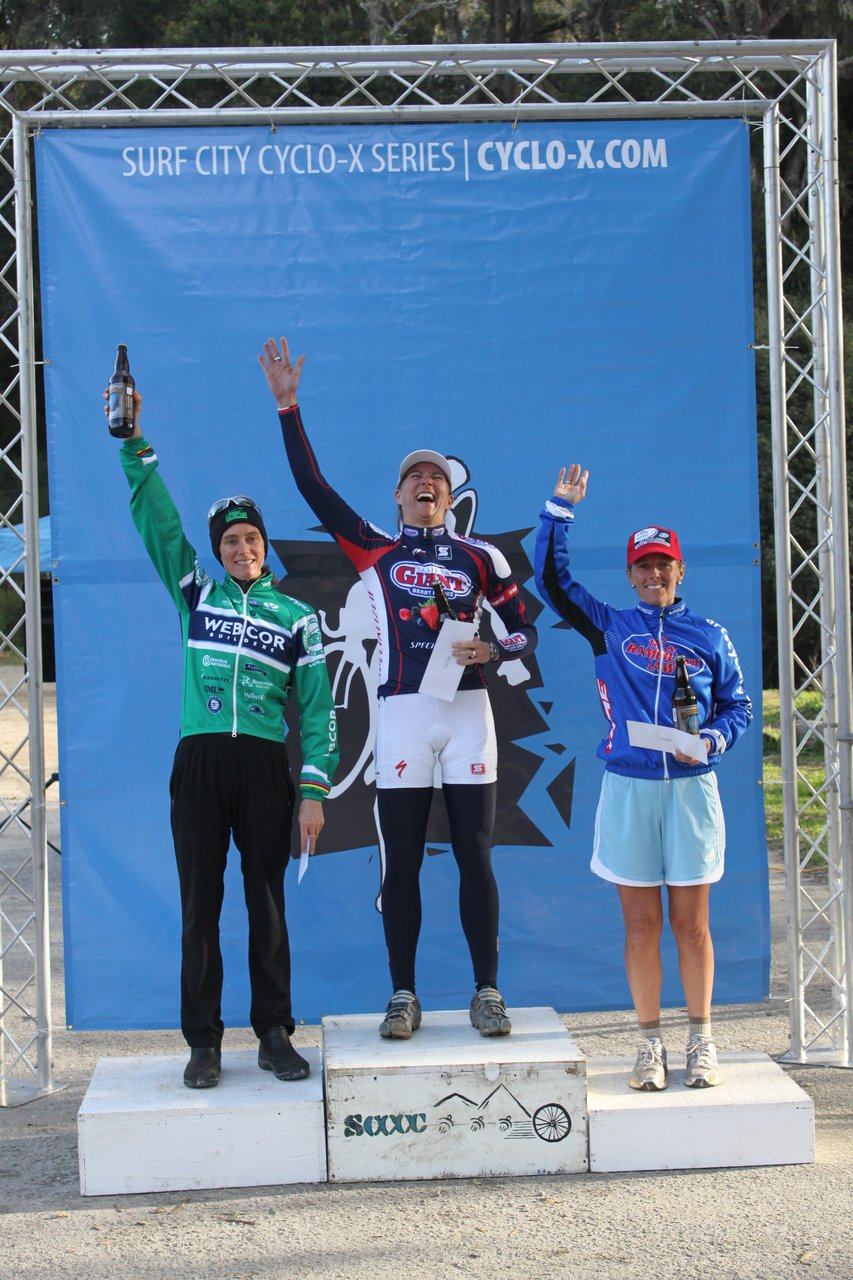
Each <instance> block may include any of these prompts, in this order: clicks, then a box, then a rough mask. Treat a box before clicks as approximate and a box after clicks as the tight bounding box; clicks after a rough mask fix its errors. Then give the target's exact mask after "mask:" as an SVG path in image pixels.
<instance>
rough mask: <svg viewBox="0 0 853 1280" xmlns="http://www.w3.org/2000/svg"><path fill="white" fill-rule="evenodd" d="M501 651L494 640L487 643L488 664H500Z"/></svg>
mask: <svg viewBox="0 0 853 1280" xmlns="http://www.w3.org/2000/svg"><path fill="white" fill-rule="evenodd" d="M500 660H501V651H500V649H499V648H498V646H497V645H496V644H495V642H494V640H490V641H489V662H500Z"/></svg>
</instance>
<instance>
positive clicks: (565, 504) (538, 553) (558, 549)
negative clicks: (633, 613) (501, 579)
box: [533, 462, 612, 653]
mask: <svg viewBox="0 0 853 1280" xmlns="http://www.w3.org/2000/svg"><path fill="white" fill-rule="evenodd" d="M588 480H589V472H588V471H584V470H583V469H582V468H581V467H580V466H579V465H578V463H576V462H575V463H572V465H571V466H570V467H561V468H560V472H559V475H558V476H557V483H556V485H555V486H554V493H553V495H552V497H551V498H549V499H548V501H547V502H546V503H545V506H544V507H543V509H542V511H541V512H540V519H539V532H538V534H537V537H536V550H535V553H534V562H533V563H534V570H535V573H536V586H537V588H538V590H539V594H540V595H541V597H542V599H543V600H544V601H545V603H546V604H549V605H550V606H551V608H552V609H553V610H554V612H555V613H557V614H559V616H560V617H561V618H564V619H565V620H566V622H568V623H570V624H571V626H572V627H573V628H574V629H575V631H579V632H580V634H581V635H582V636H584V637H585V638H586V639H587V640H588V641H589V643H590V644H591V645H592V648H593V652H594V653H603V652H604V650H605V644H604V633H605V631H606V630H607V628H608V627H609V625H610V622H611V618H612V610H611V608H610V605H608V604H605V603H604V601H602V600H597V599H596V597H595V596H593V595H591V594H590V592H589V591H587V589H586V587H583V586H581V584H580V583H579V582H578V581H577V580H576V579H575V578H573V577H572V573H571V570H570V568H569V546H568V533H569V529H570V528H571V525H572V522H573V521H574V518H575V506H576V505H577V504H578V503H579V502H582V501H583V500H584V498H585V497H586V488H587V482H588Z"/></svg>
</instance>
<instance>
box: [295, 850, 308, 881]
mask: <svg viewBox="0 0 853 1280" xmlns="http://www.w3.org/2000/svg"><path fill="white" fill-rule="evenodd" d="M310 856H311V855H310V853H309V852H308V845H306V846H305V848H304V849H303V850H302V852H301V853H300V855H299V874H298V875H297V877H296V883H297V884H302V881H303V878H304V876H305V872H306V871H307V870H308V859H309V858H310Z"/></svg>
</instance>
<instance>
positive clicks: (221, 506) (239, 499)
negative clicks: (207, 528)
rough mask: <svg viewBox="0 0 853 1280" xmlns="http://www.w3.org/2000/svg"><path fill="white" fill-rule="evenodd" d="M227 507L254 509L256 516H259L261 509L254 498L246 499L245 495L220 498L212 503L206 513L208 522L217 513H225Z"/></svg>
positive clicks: (239, 494)
mask: <svg viewBox="0 0 853 1280" xmlns="http://www.w3.org/2000/svg"><path fill="white" fill-rule="evenodd" d="M229 507H254V508H255V510H256V511H257V513H258V515H260V514H261V509H260V507H259V506H258V504H257V502H255V500H254V498H247V497H246V495H245V493H235V494H233V496H232V497H230V498H220V499H219V501H218V502H214V504H213V506H212V507H211V508H210V510H209V511H208V513H207V518H208V520H212V519H213V517H214V516H215V515H216V513H217V512H218V511H227V510H228V508H229Z"/></svg>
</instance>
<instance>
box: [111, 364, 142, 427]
mask: <svg viewBox="0 0 853 1280" xmlns="http://www.w3.org/2000/svg"><path fill="white" fill-rule="evenodd" d="M135 385H136V384H135V382H134V381H133V378H132V377H131V376H130V365H129V364H128V361H127V347H126V346H125V345H124V343H123V342H122V343H119V346H118V349H117V351H116V367H115V372H114V374H113V376H112V377H111V378H110V385H109V425H110V435H111V436H118V438H119V439H120V440H126V439H127V438H128V436H132V435H133V389H134V387H135Z"/></svg>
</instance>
